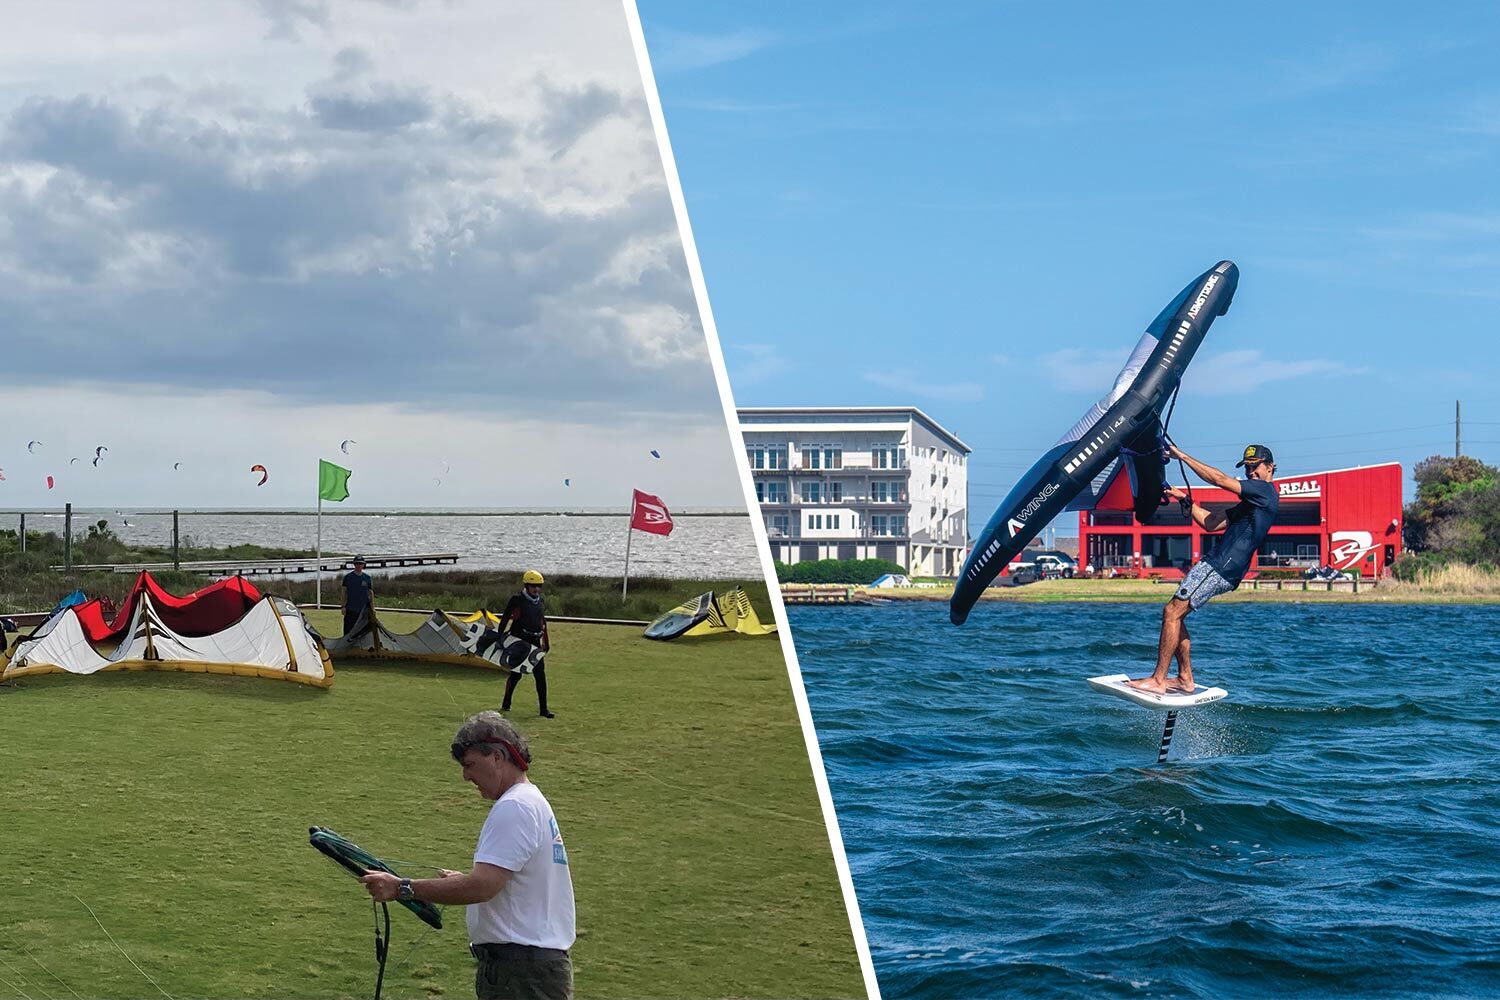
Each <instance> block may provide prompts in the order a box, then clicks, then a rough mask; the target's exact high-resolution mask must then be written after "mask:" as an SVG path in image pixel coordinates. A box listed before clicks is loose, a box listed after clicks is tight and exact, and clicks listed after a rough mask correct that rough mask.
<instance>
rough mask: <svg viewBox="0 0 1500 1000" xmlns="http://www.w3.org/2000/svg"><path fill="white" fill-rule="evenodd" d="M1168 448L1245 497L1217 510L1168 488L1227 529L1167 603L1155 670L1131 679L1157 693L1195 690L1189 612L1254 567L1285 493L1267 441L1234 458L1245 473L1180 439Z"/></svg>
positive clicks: (1205, 519) (1214, 525) (1198, 517)
mask: <svg viewBox="0 0 1500 1000" xmlns="http://www.w3.org/2000/svg"><path fill="white" fill-rule="evenodd" d="M1167 451H1168V453H1169V454H1170V455H1171V456H1172V457H1173V458H1177V459H1181V460H1182V461H1183V462H1186V463H1187V465H1188V467H1189V468H1191V469H1192V470H1193V471H1194V472H1196V473H1197V474H1198V475H1199V476H1200V477H1202V479H1203V480H1204V481H1205V482H1207V483H1208V484H1209V485H1211V486H1217V487H1219V488H1220V489H1222V490H1228V491H1229V492H1230V493H1233V494H1234V495H1236V496H1238V497H1239V498H1240V502H1239V503H1237V504H1235V505H1234V506H1233V507H1231V508H1229V509H1228V510H1227V511H1222V512H1213V511H1209V510H1205V509H1204V508H1203V507H1200V506H1198V505H1197V504H1196V503H1193V502H1192V499H1191V497H1190V495H1189V494H1188V493H1187V492H1185V491H1183V490H1180V489H1178V488H1177V487H1175V486H1169V487H1167V488H1166V492H1167V493H1168V494H1170V495H1171V496H1173V497H1176V498H1177V500H1178V502H1179V503H1180V504H1182V506H1183V508H1184V509H1185V510H1186V511H1187V514H1188V516H1189V517H1191V518H1192V519H1193V521H1194V522H1196V523H1197V524H1198V526H1199V527H1201V528H1202V529H1203V530H1204V531H1211V532H1217V531H1220V530H1222V531H1223V532H1224V534H1223V535H1222V536H1221V537H1220V539H1219V544H1218V545H1217V546H1215V547H1214V550H1213V551H1212V552H1210V553H1209V554H1208V555H1206V556H1204V557H1203V558H1202V559H1201V560H1199V562H1198V564H1197V565H1196V566H1194V567H1193V568H1192V569H1191V570H1189V571H1188V574H1187V576H1185V577H1183V580H1182V585H1181V586H1180V587H1178V588H1177V593H1176V594H1174V595H1173V596H1172V599H1171V600H1170V601H1168V602H1167V605H1166V607H1164V608H1163V609H1162V615H1161V637H1160V639H1159V640H1158V642H1157V648H1156V671H1155V672H1154V673H1153V674H1152V675H1151V676H1150V677H1142V678H1141V679H1140V680H1136V681H1129V682H1128V683H1129V686H1130V687H1133V688H1135V689H1137V690H1139V691H1147V692H1150V693H1152V694H1176V693H1183V694H1191V693H1192V692H1193V664H1192V659H1191V644H1190V638H1189V636H1188V630H1187V616H1188V615H1189V614H1191V613H1192V612H1194V611H1197V610H1198V609H1199V608H1201V607H1203V605H1205V604H1207V603H1208V602H1209V601H1211V600H1213V599H1214V598H1215V597H1218V596H1219V595H1220V594H1227V593H1228V592H1229V591H1231V590H1234V589H1236V588H1237V587H1239V585H1240V581H1241V580H1243V579H1244V577H1245V572H1246V571H1247V570H1249V568H1250V560H1251V559H1252V558H1253V557H1254V556H1255V553H1256V551H1258V550H1259V549H1260V544H1261V542H1263V541H1265V538H1266V533H1267V532H1268V531H1270V530H1271V523H1272V522H1273V521H1274V520H1275V519H1276V510H1277V508H1278V507H1279V506H1280V503H1281V499H1280V497H1279V496H1278V495H1277V492H1276V487H1275V485H1273V484H1272V482H1271V480H1272V478H1274V477H1275V475H1276V462H1275V459H1274V458H1272V456H1271V449H1270V448H1267V447H1266V446H1265V445H1263V444H1252V445H1250V446H1248V447H1247V448H1246V449H1245V455H1244V457H1243V458H1241V459H1240V460H1239V461H1238V462H1236V463H1234V464H1235V467H1236V468H1239V467H1240V466H1244V469H1245V474H1246V476H1247V477H1248V478H1246V479H1236V478H1235V477H1234V476H1231V475H1229V474H1228V473H1226V472H1221V471H1220V470H1218V469H1216V468H1214V467H1213V466H1211V465H1207V464H1205V463H1203V462H1200V461H1198V460H1197V459H1196V458H1193V457H1192V456H1191V455H1189V454H1187V453H1185V452H1184V451H1182V450H1181V449H1180V448H1178V447H1177V446H1176V445H1175V444H1170V443H1169V444H1168V445H1167ZM1174 657H1175V658H1176V660H1177V676H1176V677H1174V678H1172V680H1171V681H1168V680H1167V671H1168V668H1170V666H1171V664H1172V660H1173V658H1174Z"/></svg>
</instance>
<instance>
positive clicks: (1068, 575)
mask: <svg viewBox="0 0 1500 1000" xmlns="http://www.w3.org/2000/svg"><path fill="white" fill-rule="evenodd" d="M1030 561H1031V563H1032V564H1033V565H1034V566H1036V568H1037V572H1038V573H1040V574H1041V576H1042V579H1044V580H1056V579H1059V578H1064V579H1072V578H1073V576H1074V575H1075V574H1076V573H1077V572H1078V563H1077V562H1076V561H1075V560H1074V559H1073V557H1072V556H1070V555H1068V554H1067V553H1066V552H1058V551H1056V550H1050V551H1046V552H1038V553H1036V554H1035V555H1033V556H1032V557H1031V560H1030Z"/></svg>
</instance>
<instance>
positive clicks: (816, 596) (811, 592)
mask: <svg viewBox="0 0 1500 1000" xmlns="http://www.w3.org/2000/svg"><path fill="white" fill-rule="evenodd" d="M781 600H782V603H783V604H873V603H874V602H873V601H871V600H870V597H869V595H868V594H866V593H865V592H864V589H863V588H861V587H850V586H846V585H844V584H839V583H783V584H782V585H781Z"/></svg>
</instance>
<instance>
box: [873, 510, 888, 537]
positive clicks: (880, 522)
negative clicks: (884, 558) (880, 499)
mask: <svg viewBox="0 0 1500 1000" xmlns="http://www.w3.org/2000/svg"><path fill="white" fill-rule="evenodd" d="M885 526H886V516H885V515H884V514H871V515H870V534H872V535H884V534H885V533H886V528H885Z"/></svg>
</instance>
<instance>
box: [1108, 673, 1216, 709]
mask: <svg viewBox="0 0 1500 1000" xmlns="http://www.w3.org/2000/svg"><path fill="white" fill-rule="evenodd" d="M1128 680H1130V676H1129V675H1128V674H1109V675H1108V676H1105V677H1090V678H1089V685H1090V686H1091V687H1092V688H1093V689H1094V690H1095V691H1100V692H1102V693H1104V694H1112V695H1114V696H1115V697H1116V698H1124V699H1126V700H1127V701H1133V702H1135V703H1136V704H1137V705H1140V706H1141V707H1142V708H1154V709H1156V710H1157V711H1159V712H1179V711H1181V710H1182V709H1184V708H1197V707H1198V706H1199V705H1207V704H1208V703H1209V702H1212V701H1218V700H1219V699H1220V698H1226V697H1228V696H1229V692H1228V691H1225V690H1224V689H1223V688H1219V687H1204V686H1203V685H1201V684H1195V685H1194V687H1193V690H1192V692H1191V693H1188V692H1182V691H1172V692H1169V693H1168V694H1155V693H1154V692H1151V691H1142V690H1140V689H1139V688H1133V687H1131V686H1130V685H1128V684H1126V683H1125V682H1126V681H1128Z"/></svg>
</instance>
